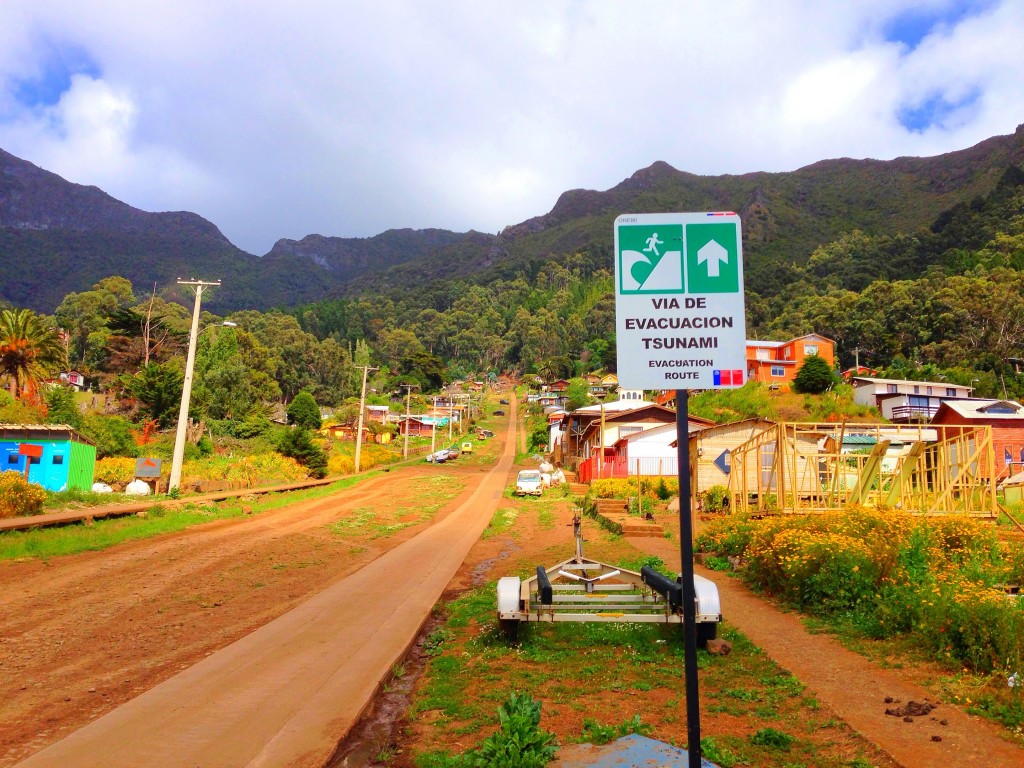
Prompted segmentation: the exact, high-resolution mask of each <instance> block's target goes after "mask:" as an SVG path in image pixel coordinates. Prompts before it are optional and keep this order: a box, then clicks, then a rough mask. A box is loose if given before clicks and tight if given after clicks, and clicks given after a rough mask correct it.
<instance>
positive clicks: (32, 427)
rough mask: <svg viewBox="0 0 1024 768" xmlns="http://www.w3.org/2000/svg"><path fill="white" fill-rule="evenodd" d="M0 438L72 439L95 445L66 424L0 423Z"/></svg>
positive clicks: (14, 439)
mask: <svg viewBox="0 0 1024 768" xmlns="http://www.w3.org/2000/svg"><path fill="white" fill-rule="evenodd" d="M0 438H4V439H7V440H11V441H18V440H60V439H61V438H64V439H67V440H74V441H75V442H76V443H85V444H87V445H95V443H94V442H93V441H92V440H90V439H89V438H87V437H83V436H82V435H81V434H80V433H79V432H78V431H77V430H76V429H75V428H74V427H72V426H69V425H68V424H0Z"/></svg>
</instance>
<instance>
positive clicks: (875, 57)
mask: <svg viewBox="0 0 1024 768" xmlns="http://www.w3.org/2000/svg"><path fill="white" fill-rule="evenodd" d="M922 7H924V6H923V5H922V4H921V3H920V2H918V0H865V2H859V3H851V4H835V3H827V4H826V3H820V2H813V1H812V0H787V1H786V2H783V1H782V0H780V2H779V3H773V4H771V5H770V6H769V5H766V4H764V3H759V2H755V1H754V0H745V2H737V3H729V4H722V3H712V2H687V3H678V2H673V1H669V0H662V1H661V2H654V1H653V0H652V1H651V2H645V3H643V4H622V3H612V2H605V1H604V0H593V1H592V2H582V1H577V2H571V1H570V0H563V1H562V2H550V1H548V2H542V1H541V0H528V1H527V2H521V3H516V4H514V5H513V4H507V5H498V6H494V5H492V4H480V3H471V2H469V1H468V0H465V1H464V2H453V3H445V4H429V5H428V4H423V3H418V2H413V0H407V1H406V2H398V1H397V0H396V2H389V3H355V2H351V3H341V4H339V3H336V2H333V1H331V0H307V2H303V3H301V4H288V5H285V4H253V3H249V2H242V0H230V1H228V0H224V1H222V2H218V3H214V4H209V3H200V2H198V0H179V2H176V3H172V4H163V5H158V6H152V5H151V4H138V3H128V2H114V1H113V0H106V1H102V0H77V2H72V1H71V0H48V1H46V0H43V1H41V0H5V2H4V3H2V4H0V147H3V148H4V149H7V150H8V151H11V152H13V153H14V154H17V155H19V156H22V157H25V158H26V159H28V160H30V161H32V162H35V163H37V164H39V165H42V166H43V167H46V168H48V169H49V170H53V171H55V172H57V173H60V174H62V175H64V176H66V177H67V178H69V179H71V180H73V181H76V182H79V183H88V184H97V185H98V186H100V187H102V188H103V189H105V190H106V191H108V192H110V193H111V194H114V195H115V196H117V197H120V198H121V199H124V200H125V201H126V202H129V203H131V204H133V205H137V206H139V207H142V208H146V209H149V210H156V209H186V210H193V211H195V212H197V213H199V214H201V215H203V216H205V217H207V218H208V219H210V220H211V221H213V222H214V223H215V224H217V225H218V226H220V227H221V229H222V230H223V231H224V232H225V234H227V235H228V236H229V237H230V238H231V239H232V240H233V241H234V242H236V243H238V244H239V245H240V246H242V247H244V248H246V249H248V250H251V251H253V252H257V253H263V252H265V251H266V250H268V249H269V248H270V246H271V245H272V244H273V242H274V241H275V240H276V239H277V238H278V237H296V238H297V237H302V236H303V235H305V234H309V233H312V232H317V233H320V234H327V235H340V236H367V235H373V234H376V233H377V232H379V231H382V230H383V229H386V228H388V227H403V226H416V227H427V226H441V227H446V228H451V229H457V230H466V229H470V228H474V229H478V230H482V231H497V230H499V229H500V228H501V227H503V226H505V225H506V224H512V223H516V222H518V221H521V220H523V219H526V218H529V217H531V216H536V215H539V214H541V213H544V212H546V211H547V210H549V209H550V207H551V206H552V205H553V204H554V202H555V200H556V199H557V197H558V195H559V194H560V193H561V192H562V191H564V190H566V189H571V188H577V187H591V188H598V189H605V188H608V187H610V186H613V185H615V184H616V183H618V182H619V181H621V180H622V179H623V178H625V177H627V176H629V175H630V174H632V173H633V172H634V171H636V170H637V169H638V168H641V167H645V166H647V165H649V164H650V163H652V162H654V161H655V160H665V161H667V162H669V163H671V164H672V165H674V166H675V167H677V168H680V169H682V170H687V171H692V172H695V173H706V174H717V173H743V172H748V171H756V170H789V169H793V168H796V167H799V166H801V165H805V164H808V163H812V162H815V161H816V160H820V159H824V158H827V157H837V156H852V157H865V156H870V157H877V158H889V157H895V156H898V155H907V154H935V153H938V152H945V151H950V150H954V149H959V148H964V147H967V146H970V145H972V144H974V143H976V142H978V141H980V140H982V139H984V138H987V137H988V136H990V135H994V134H996V133H1008V132H1010V131H1012V130H1013V129H1014V127H1015V126H1016V124H1017V123H1018V122H1021V121H1022V118H1024V66H1022V64H1024V55H1022V54H1021V48H1020V44H1019V41H1020V39H1021V38H1022V36H1024V4H1022V3H1020V2H1018V1H1017V0H1001V2H998V3H996V4H994V5H993V6H992V7H991V8H990V9H989V10H986V11H983V12H981V13H980V14H978V15H976V16H974V17H969V18H965V19H963V20H961V21H959V22H958V23H956V24H954V25H951V26H942V25H939V26H936V27H935V28H934V29H933V30H932V33H931V34H930V35H928V36H927V37H925V38H924V39H923V40H922V42H921V43H920V45H918V46H917V47H915V48H914V49H913V50H910V49H909V48H907V47H905V46H901V45H900V44H899V43H897V42H891V41H887V40H886V39H884V35H883V30H884V29H886V24H888V23H889V21H890V20H891V19H893V18H896V17H898V16H899V15H900V14H901V13H903V11H905V10H906V9H920V8H922ZM931 7H933V8H934V9H938V10H942V9H943V8H946V7H948V4H947V3H944V2H940V0H935V2H934V3H932V6H931ZM61 46H69V47H75V48H76V49H80V50H82V51H85V52H86V53H87V54H88V56H89V57H90V58H91V60H92V61H93V62H95V65H96V70H97V71H96V72H93V73H92V74H91V75H80V76H79V77H77V78H75V79H73V80H72V81H71V86H70V88H69V90H67V91H66V92H65V93H64V94H63V96H62V98H61V99H60V101H59V102H57V103H55V104H52V105H51V106H49V107H45V108H39V107H25V106H19V105H18V102H17V101H16V100H15V99H14V97H13V90H12V88H13V84H14V83H16V82H17V81H19V80H23V79H25V78H31V77H32V73H33V72H37V73H38V71H39V70H40V67H41V66H42V65H41V64H40V63H39V62H41V61H43V60H44V59H45V57H46V56H47V55H49V54H48V53H47V51H50V52H52V50H53V49H54V48H57V49H60V48H61ZM11 52H13V53H11ZM935 94H939V95H941V96H943V97H944V98H946V99H947V101H949V102H950V103H955V102H956V101H957V100H959V99H963V98H965V97H967V96H971V97H972V98H971V99H970V100H969V105H968V106H967V107H965V108H963V109H962V110H960V111H959V112H955V111H954V112H952V113H950V114H947V115H945V116H944V119H943V120H942V121H940V122H939V123H938V124H936V125H933V126H931V127H928V128H925V129H924V130H921V131H917V132H913V131H910V130H908V129H907V128H905V127H904V126H903V125H901V124H900V122H899V119H898V116H899V114H900V110H901V109H902V108H906V107H908V106H909V107H912V106H914V105H915V104H919V103H923V102H924V101H925V100H927V99H928V98H931V97H932V96H934V95H935ZM915 100H916V101H915Z"/></svg>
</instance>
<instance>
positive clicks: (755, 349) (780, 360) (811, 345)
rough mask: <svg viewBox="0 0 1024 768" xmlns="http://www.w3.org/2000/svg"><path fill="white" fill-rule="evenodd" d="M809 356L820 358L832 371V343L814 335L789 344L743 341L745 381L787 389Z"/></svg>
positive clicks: (799, 338)
mask: <svg viewBox="0 0 1024 768" xmlns="http://www.w3.org/2000/svg"><path fill="white" fill-rule="evenodd" d="M811 355H817V356H818V357H821V358H824V359H825V360H826V361H827V362H828V364H829V366H831V367H833V368H834V367H835V364H836V343H835V342H834V341H832V339H826V338H825V337H824V336H819V335H818V334H816V333H809V334H807V335H806V336H798V337H797V338H795V339H790V340H789V341H754V340H752V339H747V381H760V382H761V383H763V384H767V385H768V386H773V385H774V386H775V387H786V388H788V387H789V385H790V383H791V382H792V381H793V379H794V378H796V372H797V371H798V370H800V366H801V365H802V364H803V362H804V360H805V359H806V358H808V357H810V356H811Z"/></svg>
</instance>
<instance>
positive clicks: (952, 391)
mask: <svg viewBox="0 0 1024 768" xmlns="http://www.w3.org/2000/svg"><path fill="white" fill-rule="evenodd" d="M946 397H956V390H955V389H953V387H946Z"/></svg>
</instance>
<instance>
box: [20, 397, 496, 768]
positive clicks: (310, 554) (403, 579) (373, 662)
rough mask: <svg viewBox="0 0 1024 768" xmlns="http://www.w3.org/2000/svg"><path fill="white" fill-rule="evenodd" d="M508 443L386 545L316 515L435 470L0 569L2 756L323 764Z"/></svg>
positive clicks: (466, 542) (474, 534)
mask: <svg viewBox="0 0 1024 768" xmlns="http://www.w3.org/2000/svg"><path fill="white" fill-rule="evenodd" d="M513 408H514V406H513ZM510 423H511V424H513V425H514V424H515V423H516V422H515V414H514V410H513V417H512V419H511V420H510ZM514 446H515V430H514V428H513V429H512V430H511V432H510V433H509V434H508V435H507V436H506V439H505V441H504V450H503V455H502V457H501V459H500V460H499V462H498V464H497V466H496V467H495V468H494V469H492V470H490V471H489V472H487V474H486V475H483V476H481V473H480V472H479V470H477V471H476V472H475V473H474V472H472V470H466V473H469V474H472V475H473V478H472V482H470V484H469V486H470V487H468V488H467V490H466V492H465V493H463V494H462V496H460V498H459V499H458V500H457V502H456V503H453V504H450V505H449V506H448V508H447V509H446V510H443V511H442V512H441V513H440V514H439V515H438V517H437V519H436V520H435V522H434V524H433V525H430V526H429V527H424V526H423V525H420V526H417V527H414V528H409V529H408V530H407V531H402V532H401V533H400V534H399V535H398V536H396V537H394V538H393V539H390V540H385V541H383V542H382V541H379V540H376V539H369V540H367V541H364V542H361V543H362V544H363V545H364V546H352V542H346V541H338V539H337V537H332V535H331V534H330V532H329V531H328V530H327V528H326V525H327V523H329V522H331V521H333V520H336V519H338V517H339V511H340V508H347V509H349V510H351V509H353V508H356V507H358V506H359V505H371V506H375V507H376V506H378V505H382V504H387V503H388V502H389V500H395V499H400V498H402V496H408V495H411V494H410V489H411V487H412V486H413V485H414V484H416V483H422V482H423V476H424V474H429V473H431V472H436V471H437V470H438V469H441V468H434V467H423V468H417V469H415V470H406V471H396V472H393V473H391V474H390V475H387V476H385V477H382V478H378V479H375V480H373V481H370V482H368V483H366V484H365V485H363V486H360V487H359V488H358V490H356V489H353V490H352V491H349V492H347V493H346V494H345V495H344V497H343V500H339V499H338V498H328V499H322V500H319V501H316V502H309V503H306V504H302V505H297V506H298V507H299V508H301V509H300V510H299V511H296V510H295V508H292V509H291V510H290V511H288V512H287V513H283V514H281V515H276V514H274V513H267V514H266V515H265V516H260V518H258V519H252V520H248V521H244V524H238V523H237V522H225V523H218V524H213V525H210V526H206V527H204V528H203V529H201V530H200V531H191V532H186V533H183V534H179V535H176V536H168V537H164V538H162V539H159V540H150V541H148V542H140V543H138V544H136V545H129V546H126V547H121V548H118V549H117V550H115V551H111V552H104V553H97V554H95V555H83V556H78V557H75V558H62V559H61V560H60V562H57V561H54V564H53V565H52V566H48V565H46V564H44V563H13V564H8V565H6V566H4V567H3V568H0V595H2V597H0V610H2V619H0V640H2V642H0V669H2V670H3V672H4V674H3V675H2V681H0V695H2V696H3V697H4V698H3V700H2V703H0V739H2V742H0V743H2V746H3V751H2V752H0V765H11V764H14V763H15V762H16V761H17V760H18V759H19V758H21V757H24V756H25V755H27V754H30V753H32V752H36V754H35V755H33V756H32V757H30V758H29V759H28V760H25V761H24V762H23V763H22V764H23V765H25V766H40V765H54V766H57V765H59V766H92V765H97V764H102V765H105V766H118V765H124V766H141V765H146V766H160V765H168V766H170V765H173V766H183V765H189V766H193V765H194V766H229V765H275V766H280V765H319V764H321V763H322V762H323V760H325V759H326V758H327V757H328V756H329V755H330V753H331V751H332V750H333V749H334V746H335V745H336V743H337V740H338V738H340V737H341V736H342V735H344V733H345V731H346V730H347V728H348V727H349V726H350V725H351V723H352V722H353V721H354V720H355V719H356V717H357V716H358V714H359V712H360V711H361V710H362V708H363V706H364V705H365V703H366V702H367V701H368V700H369V698H370V696H371V695H372V693H373V691H374V690H375V688H376V686H377V684H378V682H379V681H380V679H381V678H382V677H383V676H384V675H385V674H386V673H387V671H388V670H389V669H390V666H391V665H392V664H393V663H394V662H395V661H396V660H397V659H398V658H399V657H400V656H401V655H402V653H403V651H404V649H405V647H406V646H407V645H408V644H409V643H410V642H411V641H412V640H413V639H414V637H415V636H416V633H417V630H418V629H419V626H420V623H421V622H422V620H423V618H424V617H425V616H426V615H427V614H428V612H429V611H430V609H431V608H432V607H433V605H434V603H435V602H436V600H437V599H438V597H439V596H440V595H441V593H442V591H443V590H444V588H445V585H446V584H447V583H448V581H449V580H450V579H451V577H452V575H453V574H454V573H455V572H456V570H457V568H458V567H459V565H461V563H462V561H463V559H464V557H465V555H466V553H467V552H468V551H469V548H470V547H471V546H472V544H473V543H474V542H475V541H476V540H477V539H478V538H479V536H480V533H481V532H482V530H483V529H484V527H486V525H487V522H488V521H489V519H490V517H491V515H492V513H493V510H494V508H495V506H496V502H497V499H499V498H500V496H501V492H502V490H503V488H504V486H505V483H506V475H507V472H508V469H509V468H510V466H511V463H512V457H513V456H514ZM445 471H451V470H448V469H447V468H445ZM456 471H458V470H456ZM264 517H265V519H263V518H264ZM44 571H49V573H47V574H46V576H47V578H42V574H43V572H44ZM346 573H347V574H350V575H349V576H347V577H346V578H342V579H341V580H340V581H338V580H337V579H338V576H339V575H341V576H344V575H345V574H346ZM34 577H35V578H34ZM182 583H184V586H183V585H182ZM320 589H322V590H323V591H320V592H319V594H317V595H316V597H314V598H312V599H310V600H308V601H306V602H304V603H303V602H301V601H302V599H303V598H305V597H307V596H308V595H309V594H311V593H314V592H317V591H318V590H320ZM300 603H301V604H300ZM288 608H292V610H291V611H289V612H288V613H285V614H284V615H281V616H279V618H276V619H274V617H275V616H278V615H279V614H281V613H282V612H283V611H285V610H287V609H288ZM154 614H156V615H154ZM270 619H274V620H273V621H270V623H266V622H267V621H268V620H270ZM261 625H265V626H261ZM257 627H260V628H259V629H256V628H257ZM254 629H256V631H255V632H253V631H252V630H254ZM250 632H251V634H249V633H250ZM239 638H240V639H239ZM178 639H180V640H181V645H182V650H181V651H180V652H176V650H175V649H176V647H177V643H176V640H178ZM232 640H234V641H235V642H234V643H232V644H231V645H228V647H226V648H223V650H219V651H218V650H217V649H218V648H222V647H223V646H225V645H227V644H228V643H229V642H230V641H232ZM65 649H70V650H72V653H71V654H68V653H67V650H65ZM150 650H151V651H152V654H153V656H152V658H148V652H149V651H150ZM211 654H212V655H211ZM205 656H208V658H205V659H204V657H205ZM200 660H201V661H200ZM196 661H199V663H198V664H194V662H196ZM180 670H184V671H181V672H180V674H177V675H176V674H175V673H177V672H179V671H180ZM161 680H163V682H162V683H161V682H160V681H161ZM156 683H160V684H159V685H156V687H152V686H153V685H155V684H156ZM86 686H88V687H87V688H86ZM146 689H150V690H148V691H146ZM141 691H146V692H145V693H142V694H141V695H138V694H139V693H140V692H141ZM133 696H134V697H135V698H132V697H133ZM129 699H131V701H130V702H129V703H128V704H126V705H124V706H121V707H118V708H116V709H115V707H116V706H117V705H118V704H121V703H122V702H125V701H127V700H129ZM69 710H70V711H69ZM104 713H106V714H104ZM101 715H102V716H101ZM95 717H99V719H97V720H95V722H93V723H91V724H89V725H87V726H86V727H84V728H81V729H80V730H77V731H75V732H74V733H72V734H71V735H70V736H68V737H66V738H64V739H62V740H60V741H56V739H58V738H60V737H61V736H64V735H65V734H66V733H67V732H68V731H69V730H71V729H73V728H74V727H76V726H80V725H83V724H85V723H88V721H89V720H91V719H93V718H95ZM48 723H52V724H53V728H52V729H51V728H48ZM129 734H130V736H129ZM54 741H56V743H51V742H54ZM46 744H50V746H48V747H46V748H45V749H43V750H42V751H39V752H37V750H39V749H40V748H41V747H44V746H45V745H46ZM98 756H102V758H99V757H98ZM98 761H99V762H98Z"/></svg>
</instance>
